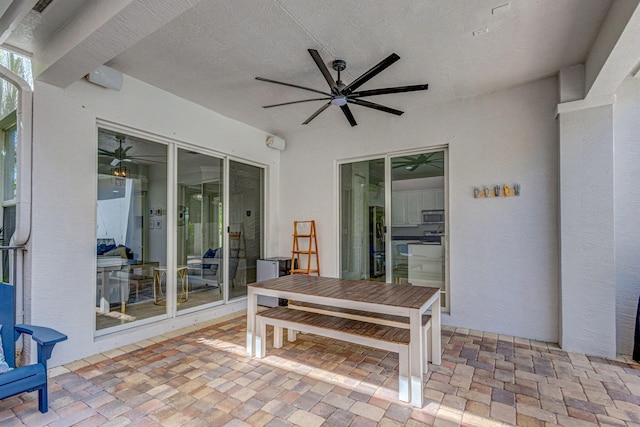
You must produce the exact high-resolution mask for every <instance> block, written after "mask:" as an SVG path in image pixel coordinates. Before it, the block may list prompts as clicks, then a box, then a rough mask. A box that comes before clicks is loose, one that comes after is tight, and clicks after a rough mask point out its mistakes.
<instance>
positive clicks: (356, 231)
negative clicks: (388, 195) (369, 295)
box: [340, 159, 386, 281]
mask: <svg viewBox="0 0 640 427" xmlns="http://www.w3.org/2000/svg"><path fill="white" fill-rule="evenodd" d="M384 188H385V180H384V159H374V160H365V161H362V162H356V163H345V164H342V165H340V206H341V213H340V215H341V217H340V221H341V225H342V226H341V236H340V247H341V251H340V252H341V265H342V267H341V276H342V277H343V278H345V279H369V280H382V281H384V279H385V265H386V262H385V236H386V233H385V200H384Z"/></svg>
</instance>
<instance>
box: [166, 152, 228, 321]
mask: <svg viewBox="0 0 640 427" xmlns="http://www.w3.org/2000/svg"><path fill="white" fill-rule="evenodd" d="M223 171H224V160H223V159H221V158H217V157H212V156H208V155H205V154H200V153H197V152H194V151H190V150H184V149H182V148H178V176H177V179H178V191H177V194H176V196H177V206H176V230H177V236H178V238H177V240H176V244H177V255H178V259H177V272H176V273H177V274H176V276H177V287H176V301H177V302H178V310H185V309H190V308H193V307H198V306H201V305H205V304H210V303H214V302H219V301H223V300H224V292H225V290H224V289H225V286H224V285H225V284H224V280H225V279H224V274H223V273H224V268H223V265H222V263H223V260H224V259H223V253H224V250H223V238H222V237H223V235H222V214H223V212H222V200H223V188H224V186H223V181H222V180H223V176H224V173H223Z"/></svg>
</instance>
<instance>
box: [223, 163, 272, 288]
mask: <svg viewBox="0 0 640 427" xmlns="http://www.w3.org/2000/svg"><path fill="white" fill-rule="evenodd" d="M263 223H264V169H263V168H260V167H257V166H253V165H249V164H246V163H240V162H236V161H233V160H231V161H229V222H228V228H227V232H228V233H227V234H228V248H229V250H228V251H227V252H228V256H227V258H228V266H229V268H228V278H229V279H228V280H229V286H228V289H229V299H234V298H239V297H243V296H246V295H247V284H248V283H254V282H255V281H256V266H257V262H258V260H259V259H260V258H262V248H263V246H264V245H263V239H264V236H263V232H262V230H263Z"/></svg>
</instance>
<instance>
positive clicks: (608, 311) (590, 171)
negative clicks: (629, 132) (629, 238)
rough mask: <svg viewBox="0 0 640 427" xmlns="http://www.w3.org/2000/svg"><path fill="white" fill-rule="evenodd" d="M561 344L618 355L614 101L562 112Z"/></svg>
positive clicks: (594, 352)
mask: <svg viewBox="0 0 640 427" xmlns="http://www.w3.org/2000/svg"><path fill="white" fill-rule="evenodd" d="M559 122H560V224H561V228H560V244H561V253H560V274H561V279H560V280H561V286H560V287H561V294H560V295H561V296H560V298H561V303H562V306H561V318H560V345H561V346H562V348H564V349H565V350H568V351H575V352H581V353H587V354H592V355H598V356H604V357H615V355H616V345H615V283H614V278H615V269H614V238H613V234H614V226H613V212H614V210H613V201H614V196H613V180H614V177H613V107H612V106H611V105H604V106H598V107H593V108H584V109H579V110H576V111H571V112H566V113H562V114H560V117H559Z"/></svg>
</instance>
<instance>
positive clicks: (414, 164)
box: [392, 151, 444, 172]
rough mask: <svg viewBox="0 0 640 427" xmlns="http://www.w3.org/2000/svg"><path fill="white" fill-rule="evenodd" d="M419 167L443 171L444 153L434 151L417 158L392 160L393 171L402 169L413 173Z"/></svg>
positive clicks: (409, 157) (407, 157)
mask: <svg viewBox="0 0 640 427" xmlns="http://www.w3.org/2000/svg"><path fill="white" fill-rule="evenodd" d="M420 166H431V167H433V168H436V169H443V170H444V152H442V151H436V152H434V153H427V154H420V155H418V156H405V157H399V158H398V159H394V160H393V166H392V167H393V169H396V168H404V169H406V170H408V171H409V172H413V171H414V170H416V169H418V168H419V167H420Z"/></svg>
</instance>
